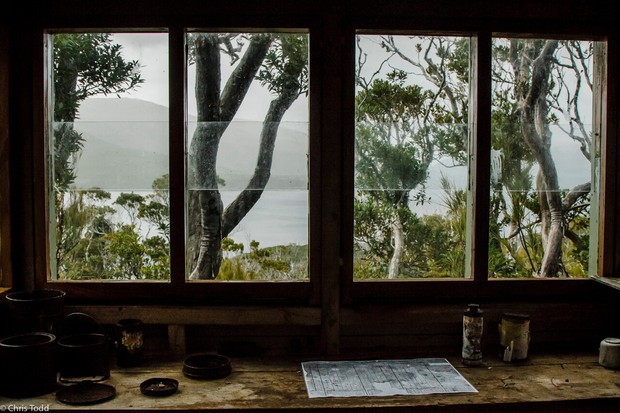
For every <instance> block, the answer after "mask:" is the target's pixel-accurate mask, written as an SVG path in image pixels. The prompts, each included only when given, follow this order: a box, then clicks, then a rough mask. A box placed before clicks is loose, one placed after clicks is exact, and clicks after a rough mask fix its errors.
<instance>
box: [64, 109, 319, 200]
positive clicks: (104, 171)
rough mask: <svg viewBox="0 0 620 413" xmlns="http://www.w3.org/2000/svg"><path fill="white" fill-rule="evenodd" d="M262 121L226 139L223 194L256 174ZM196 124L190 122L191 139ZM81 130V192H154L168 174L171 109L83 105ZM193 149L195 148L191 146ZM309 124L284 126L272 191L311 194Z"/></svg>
mask: <svg viewBox="0 0 620 413" xmlns="http://www.w3.org/2000/svg"><path fill="white" fill-rule="evenodd" d="M261 126H262V124H261V123H260V122H249V121H236V122H234V123H232V124H231V125H230V126H229V127H228V130H227V131H226V133H225V134H224V136H223V137H222V140H221V143H220V148H219V156H218V165H217V171H218V175H219V176H220V177H221V178H223V179H224V180H225V182H226V185H225V187H223V188H222V189H230V190H238V189H242V188H245V185H246V183H247V181H248V179H249V177H250V176H251V174H252V172H253V171H254V167H255V163H256V157H257V149H258V140H259V136H260V130H261ZM195 127H196V123H195V119H189V121H188V126H187V129H188V136H189V140H191V136H192V133H193V131H194V130H195ZM75 128H76V129H77V130H78V131H79V132H81V133H82V136H83V138H84V148H83V150H82V152H81V154H80V157H79V159H78V161H77V163H76V171H77V179H76V182H75V184H76V186H77V187H78V188H92V187H99V188H103V189H106V190H109V191H119V190H123V191H130V190H132V191H139V190H147V191H148V190H150V189H151V184H152V182H153V181H154V180H155V179H156V178H158V177H160V176H162V175H164V174H166V173H168V108H166V107H164V106H161V105H157V104H155V103H151V102H146V101H143V100H139V99H128V98H91V99H87V100H85V101H84V102H83V103H82V105H81V106H80V109H79V113H78V120H76V122H75ZM188 147H189V143H188ZM307 150H308V134H307V125H306V124H300V123H295V124H287V123H283V124H281V125H280V128H279V133H278V138H277V143H276V150H275V152H274V160H273V167H272V175H271V179H270V183H269V188H270V189H306V182H307V169H306V167H307V156H306V153H307Z"/></svg>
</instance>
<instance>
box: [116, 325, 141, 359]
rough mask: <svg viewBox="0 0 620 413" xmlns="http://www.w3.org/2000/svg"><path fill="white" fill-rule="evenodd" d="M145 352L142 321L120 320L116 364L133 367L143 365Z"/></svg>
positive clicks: (117, 328) (117, 330)
mask: <svg viewBox="0 0 620 413" xmlns="http://www.w3.org/2000/svg"><path fill="white" fill-rule="evenodd" d="M143 352H144V330H143V326H142V321H140V320H138V319H135V318H127V319H124V320H119V321H118V322H117V323H116V364H117V365H118V366H120V367H133V366H138V365H140V364H141V363H142V357H143Z"/></svg>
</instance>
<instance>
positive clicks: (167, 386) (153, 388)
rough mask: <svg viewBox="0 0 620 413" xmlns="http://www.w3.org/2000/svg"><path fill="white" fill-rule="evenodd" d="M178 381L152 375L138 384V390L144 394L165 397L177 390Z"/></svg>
mask: <svg viewBox="0 0 620 413" xmlns="http://www.w3.org/2000/svg"><path fill="white" fill-rule="evenodd" d="M178 388H179V382H178V381H176V380H175V379H167V378H160V377H153V378H151V379H148V380H145V381H143V382H142V384H140V391H141V392H142V394H144V395H146V396H152V397H166V396H170V395H171V394H174V393H176V392H177V390H178Z"/></svg>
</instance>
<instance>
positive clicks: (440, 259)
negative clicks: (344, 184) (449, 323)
mask: <svg viewBox="0 0 620 413" xmlns="http://www.w3.org/2000/svg"><path fill="white" fill-rule="evenodd" d="M473 44H474V45H477V42H474V43H473ZM471 45H472V41H471V40H470V38H469V37H454V36H443V35H436V36H429V35H424V36H408V35H402V34H399V35H392V34H384V35H379V34H358V35H357V36H356V56H355V63H356V65H355V70H356V73H355V88H356V89H355V90H356V92H355V121H356V123H355V154H354V159H355V171H354V173H355V199H354V205H353V208H354V212H353V219H354V229H353V235H354V236H353V239H354V247H353V254H354V258H353V260H354V261H353V274H354V280H358V281H361V280H372V279H437V278H446V277H449V278H466V279H471V278H473V277H474V274H475V272H476V271H475V270H474V267H472V266H471V265H470V264H471V263H472V262H473V260H483V259H484V260H488V261H487V267H488V277H489V278H541V277H542V278H545V277H546V278H557V277H561V278H584V277H586V278H587V277H588V276H589V275H591V274H596V271H597V258H598V232H597V228H598V227H597V225H596V223H598V196H599V193H598V188H599V186H600V183H599V181H598V179H599V177H600V169H599V168H600V162H599V158H600V152H599V151H600V144H601V143H600V142H599V140H598V139H599V138H600V133H598V132H597V130H595V129H594V127H593V126H595V125H596V124H597V123H599V122H600V119H597V118H596V116H597V114H596V113H595V112H594V108H595V107H597V106H598V107H600V103H599V102H600V100H601V99H602V94H601V90H600V89H596V88H597V86H596V85H599V84H600V79H597V73H600V72H599V70H596V65H604V63H603V59H602V57H601V56H602V55H601V53H602V51H603V50H604V43H602V42H596V41H583V40H561V39H560V40H558V39H552V38H539V39H531V38H528V39H520V38H516V37H515V38H505V37H497V38H493V39H492V43H491V56H490V61H489V62H486V61H484V62H481V61H479V60H474V59H472V57H471V56H475V55H474V54H472V49H471V48H472V46H471ZM472 65H483V66H486V67H490V68H491V72H490V74H489V75H490V78H488V80H487V83H486V84H483V85H480V84H477V85H476V87H477V88H481V87H486V86H490V87H491V96H490V102H485V101H482V100H479V99H476V96H477V93H478V90H479V89H476V88H472V87H471V86H470V85H472V84H474V85H475V83H472V80H471V79H472V72H471V68H472ZM487 65H488V66H487ZM489 81H490V83H491V84H490V85H489ZM474 105H478V106H480V105H489V106H490V126H491V131H490V138H491V143H490V146H488V147H484V149H485V151H484V152H479V151H478V152H477V150H479V148H480V147H481V146H479V145H478V144H477V143H476V142H477V141H479V140H485V139H486V137H485V136H484V135H481V134H479V133H478V130H479V126H480V125H478V124H472V123H471V122H472V121H471V120H470V119H472V117H471V115H472V114H473V112H474V111H476V110H479V109H478V108H476V106H474ZM599 115H600V114H599ZM483 157H487V158H488V161H489V163H490V169H488V170H485V169H484V168H485V167H484V164H485V163H486V160H484V159H483ZM483 161H484V163H483ZM476 171H477V172H476ZM487 172H488V177H489V178H484V177H485V176H487V175H486V173H487ZM474 173H477V175H474ZM480 179H489V187H490V195H489V198H488V201H485V202H488V203H489V206H488V212H489V221H488V229H487V231H488V248H487V249H486V250H485V251H482V252H480V251H478V255H476V256H474V251H473V250H472V246H473V241H472V239H473V237H474V236H475V234H474V232H475V231H481V230H482V227H478V228H475V227H474V225H473V220H474V218H473V217H474V215H473V214H474V211H475V210H486V208H485V207H483V205H482V204H481V203H480V202H481V199H482V198H476V195H475V191H476V190H479V191H480V190H481V189H480V188H482V187H481V186H480V185H479V184H478V182H475V181H479V180H480ZM478 276H479V277H480V276H482V277H486V274H478Z"/></svg>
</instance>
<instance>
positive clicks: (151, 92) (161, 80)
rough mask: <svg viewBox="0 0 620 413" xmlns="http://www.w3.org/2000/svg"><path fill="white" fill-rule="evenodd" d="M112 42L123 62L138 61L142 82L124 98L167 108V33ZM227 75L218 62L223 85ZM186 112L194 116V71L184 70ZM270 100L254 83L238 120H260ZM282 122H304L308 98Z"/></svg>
mask: <svg viewBox="0 0 620 413" xmlns="http://www.w3.org/2000/svg"><path fill="white" fill-rule="evenodd" d="M113 41H114V42H115V43H118V44H121V45H122V47H123V48H122V54H123V56H124V58H125V59H126V60H138V61H139V62H140V66H141V69H140V72H141V74H142V77H143V78H144V83H143V84H142V85H140V87H139V88H138V89H137V90H134V91H132V92H131V93H127V94H122V95H121V96H124V97H131V98H135V99H143V100H147V101H149V102H154V103H157V104H160V105H163V106H168V35H167V33H127V34H125V33H116V34H114V37H113ZM230 72H231V66H230V65H229V64H228V60H227V59H222V77H223V82H225V80H226V78H227V76H228V75H229V74H230ZM187 77H188V94H187V98H188V105H187V108H188V112H189V114H190V115H195V114H196V109H195V108H196V100H195V96H194V93H193V88H194V79H195V71H194V67H193V66H190V67H189V68H188V76H187ZM272 98H273V97H272V96H271V95H270V94H269V92H268V91H266V90H265V88H263V87H261V86H260V85H259V84H258V82H255V84H254V85H253V86H252V87H251V88H250V91H249V92H248V94H247V95H246V98H245V99H244V102H243V104H242V105H241V107H240V108H239V111H238V112H237V117H236V118H237V119H239V120H255V121H262V120H263V118H264V116H265V113H266V111H267V108H268V105H269V102H270V101H271V99H272ZM284 120H285V121H292V122H307V121H308V99H307V98H305V97H304V96H300V97H299V98H298V99H297V101H296V102H295V103H294V104H293V106H292V107H291V108H290V109H289V110H288V112H287V113H286V115H285V117H284Z"/></svg>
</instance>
